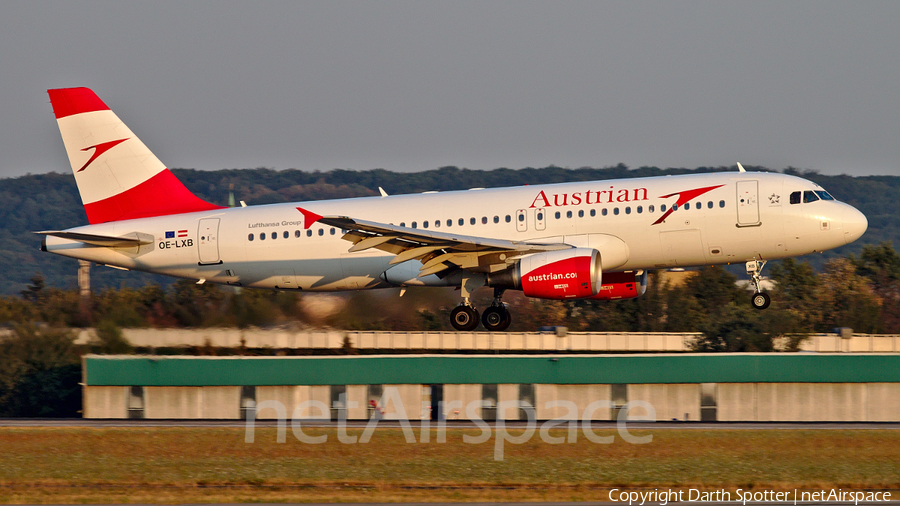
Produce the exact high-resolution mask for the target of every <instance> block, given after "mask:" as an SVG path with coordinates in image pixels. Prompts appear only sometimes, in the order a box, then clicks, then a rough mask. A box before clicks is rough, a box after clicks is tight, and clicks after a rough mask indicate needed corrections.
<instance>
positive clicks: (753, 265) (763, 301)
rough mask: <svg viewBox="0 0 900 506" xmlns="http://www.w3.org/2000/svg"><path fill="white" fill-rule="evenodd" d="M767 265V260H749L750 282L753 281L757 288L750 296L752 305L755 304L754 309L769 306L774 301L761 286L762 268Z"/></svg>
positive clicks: (748, 272)
mask: <svg viewBox="0 0 900 506" xmlns="http://www.w3.org/2000/svg"><path fill="white" fill-rule="evenodd" d="M765 266H766V261H765V260H751V261H750V262H747V274H749V275H750V282H751V283H753V286H754V287H755V288H756V292H755V293H754V294H753V296H752V297H750V305H751V306H753V308H754V309H760V310H762V309H765V308H767V307H769V304H770V303H771V302H772V298H771V297H769V294H767V293H765V292H763V291H762V289H761V288H760V287H759V281H760V279H761V278H762V270H763V267H765Z"/></svg>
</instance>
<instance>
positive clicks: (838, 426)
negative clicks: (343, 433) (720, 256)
mask: <svg viewBox="0 0 900 506" xmlns="http://www.w3.org/2000/svg"><path fill="white" fill-rule="evenodd" d="M545 422H546V421H543V420H539V421H538V422H537V427H540V426H541V425H543V424H544V423H545ZM298 423H299V425H300V426H302V427H310V428H330V427H337V426H338V425H339V424H340V422H337V421H331V420H300V421H298ZM369 423H370V421H368V420H349V421H346V422H344V424H345V426H346V427H351V428H365V427H366V426H367V425H368V424H369ZM554 423H560V425H559V427H560V428H565V427H566V426H565V425H563V424H561V422H559V421H554ZM577 423H578V426H579V427H582V426H584V425H585V424H584V423H583V422H581V421H578V422H577ZM255 424H256V427H277V426H278V421H277V420H256V421H255ZM408 424H409V426H411V427H413V428H415V429H419V428H422V427H425V426H428V427H430V428H431V429H436V428H438V427H440V426H441V425H443V426H445V427H446V428H448V429H480V428H481V426H480V425H479V424H487V425H489V426H491V427H495V426H497V425H498V422H482V421H479V422H477V423H476V422H472V421H468V420H466V421H463V420H448V421H446V422H443V423H440V425H439V422H434V421H432V422H428V423H426V422H422V421H420V420H413V421H410V422H408ZM526 424H527V422H521V421H508V422H499V425H502V426H505V427H506V428H510V429H515V428H523V429H524V428H526ZM616 424H617V422H610V421H600V422H591V423H590V426H591V428H593V429H615V428H616ZM246 425H247V422H246V421H244V420H147V419H141V420H126V419H122V420H120V419H116V420H109V419H90V420H87V419H83V418H66V419H51V418H0V427H32V428H36V427H59V428H64V427H94V428H129V427H132V428H147V427H179V428H190V427H197V428H215V427H225V428H227V427H231V428H244V427H246ZM404 425H406V423H405V422H400V421H397V420H379V421H378V425H377V428H379V429H397V428H401V427H403V426H404ZM627 426H628V427H629V428H630V429H653V430H672V429H677V430H898V429H900V422H637V421H635V422H627Z"/></svg>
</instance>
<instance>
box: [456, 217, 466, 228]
mask: <svg viewBox="0 0 900 506" xmlns="http://www.w3.org/2000/svg"><path fill="white" fill-rule="evenodd" d="M457 223H458V224H459V226H460V227H461V226H463V225H465V224H466V220H464V219H462V218H460V219H459V221H457Z"/></svg>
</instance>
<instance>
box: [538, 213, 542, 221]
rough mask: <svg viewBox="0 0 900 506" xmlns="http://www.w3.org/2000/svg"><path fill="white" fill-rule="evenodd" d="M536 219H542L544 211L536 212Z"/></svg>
mask: <svg viewBox="0 0 900 506" xmlns="http://www.w3.org/2000/svg"><path fill="white" fill-rule="evenodd" d="M537 219H538V221H541V220H543V219H544V213H543V212H539V213H537Z"/></svg>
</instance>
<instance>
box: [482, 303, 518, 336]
mask: <svg viewBox="0 0 900 506" xmlns="http://www.w3.org/2000/svg"><path fill="white" fill-rule="evenodd" d="M511 322H512V317H511V316H510V314H509V310H507V309H506V308H505V307H503V306H491V307H489V308H487V309H485V310H484V313H482V314H481V324H482V325H484V328H486V329H487V330H489V331H491V332H503V331H504V330H506V329H507V327H509V324H510V323H511Z"/></svg>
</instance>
